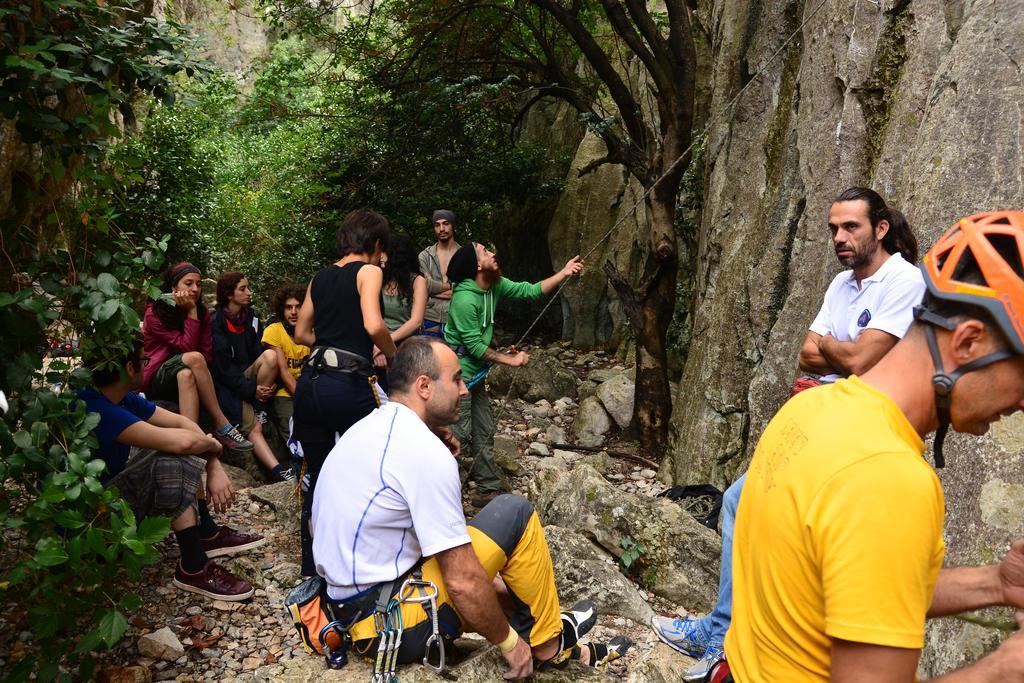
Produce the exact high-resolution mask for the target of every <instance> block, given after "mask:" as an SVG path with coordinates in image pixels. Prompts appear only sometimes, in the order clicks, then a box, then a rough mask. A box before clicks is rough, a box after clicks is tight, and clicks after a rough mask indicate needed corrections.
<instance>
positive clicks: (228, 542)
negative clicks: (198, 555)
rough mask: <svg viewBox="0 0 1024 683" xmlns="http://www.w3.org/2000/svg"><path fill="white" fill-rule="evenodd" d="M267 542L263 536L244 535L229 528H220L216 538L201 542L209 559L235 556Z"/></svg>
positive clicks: (205, 539)
mask: <svg viewBox="0 0 1024 683" xmlns="http://www.w3.org/2000/svg"><path fill="white" fill-rule="evenodd" d="M266 542H267V541H266V539H264V538H263V537H262V536H259V535H257V534H243V533H241V532H239V531H235V530H234V529H232V528H231V527H228V526H222V527H220V529H218V530H217V534H216V535H215V536H212V537H210V538H204V539H202V540H201V541H200V543H202V544H203V550H204V551H205V552H206V556H207V557H220V556H222V555H234V554H235V553H240V552H242V551H243V550H251V549H253V548H258V547H260V546H261V545H263V544H264V543H266Z"/></svg>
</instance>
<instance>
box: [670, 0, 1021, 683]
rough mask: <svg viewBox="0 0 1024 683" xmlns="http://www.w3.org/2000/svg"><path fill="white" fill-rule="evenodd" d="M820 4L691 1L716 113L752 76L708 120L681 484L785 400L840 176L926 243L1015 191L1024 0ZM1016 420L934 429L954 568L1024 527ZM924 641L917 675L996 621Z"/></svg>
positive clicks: (744, 456) (706, 473) (682, 393)
mask: <svg viewBox="0 0 1024 683" xmlns="http://www.w3.org/2000/svg"><path fill="white" fill-rule="evenodd" d="M818 6H819V4H818V3H801V2H793V1H788V0H771V1H769V2H753V0H739V1H735V2H733V1H731V0H730V1H728V2H726V1H725V0H716V1H715V2H712V3H708V4H707V5H702V8H703V9H702V13H701V15H702V17H703V20H704V22H705V24H706V25H707V26H710V27H712V29H711V33H712V34H713V36H714V38H713V43H712V47H711V49H712V52H713V63H712V69H711V72H710V75H709V77H710V80H711V86H710V88H711V104H710V110H711V111H712V112H718V111H720V110H722V109H723V108H724V107H725V105H726V103H728V102H729V101H730V100H731V99H732V98H733V97H734V96H735V95H736V93H737V92H738V91H739V89H740V87H742V86H743V85H744V84H746V89H745V92H744V93H743V95H742V97H741V98H740V99H739V101H738V102H737V103H736V105H735V106H734V107H733V108H731V109H730V110H729V114H727V115H726V116H723V117H721V118H719V119H716V120H715V121H713V122H712V125H711V127H710V129H709V131H708V136H707V156H706V159H705V168H704V171H705V187H704V204H703V214H702V220H701V226H700V235H699V248H698V253H697V255H696V258H697V262H696V267H695V272H696V273H697V278H696V282H695V295H696V300H695V301H694V303H693V305H692V308H691V310H692V311H693V313H692V315H693V317H692V324H693V329H694V330H695V331H696V330H699V331H700V333H699V334H697V333H696V332H695V334H694V336H693V340H692V344H691V346H690V349H689V354H688V357H687V359H686V364H685V367H684V370H683V375H682V379H681V381H680V382H679V392H678V399H677V401H676V403H675V405H674V414H673V418H672V445H671V453H670V461H671V466H666V467H663V468H662V472H663V476H665V478H666V479H670V480H672V481H673V482H676V483H695V482H705V481H710V482H712V483H715V484H717V485H719V486H722V485H724V484H726V483H728V482H729V481H731V480H733V479H734V478H735V477H736V476H737V475H738V473H739V472H741V471H742V470H744V469H745V468H746V465H747V463H748V461H749V458H750V456H751V455H752V452H753V448H754V445H755V444H756V441H757V438H758V435H759V434H760V433H761V431H762V430H763V428H764V425H765V424H766V423H767V421H768V420H769V419H770V418H771V416H772V415H773V414H774V413H775V411H776V410H778V408H779V406H780V405H781V404H782V402H783V401H784V400H785V397H786V395H787V391H788V388H789V386H790V384H791V383H792V381H793V379H794V377H795V376H796V374H797V367H796V356H797V352H798V350H799V346H800V343H801V341H802V339H803V337H804V335H805V333H806V330H807V326H808V324H809V323H810V321H811V320H812V318H813V317H814V315H815V312H816V311H817V309H818V307H819V306H820V303H821V298H822V295H823V293H824V291H825V287H826V286H827V284H828V282H829V279H830V278H831V277H832V276H833V275H834V274H835V273H836V272H837V271H838V270H839V264H838V263H837V262H836V260H835V257H834V254H833V253H832V250H831V246H830V244H829V233H828V229H827V227H826V225H825V221H824V217H825V215H826V212H827V210H828V206H829V204H830V203H831V199H832V198H833V197H834V196H835V195H836V194H837V193H838V192H839V191H841V190H842V189H844V188H845V187H847V186H850V185H855V184H856V185H867V186H870V187H873V188H875V189H876V190H878V191H880V192H881V194H882V195H883V196H885V197H886V198H887V199H888V200H889V201H890V202H891V203H892V204H893V205H894V206H896V207H898V208H899V209H901V210H902V211H903V212H904V213H905V214H906V215H907V217H908V219H909V221H910V223H911V225H912V226H913V228H914V230H915V232H916V234H917V236H918V239H919V241H920V244H921V246H922V251H923V249H924V248H927V246H928V245H930V244H931V243H932V242H933V241H934V240H935V238H936V237H938V236H939V235H940V234H941V233H942V232H943V231H944V230H946V229H947V228H948V227H949V226H950V225H952V224H953V222H954V221H955V220H956V219H957V218H959V217H961V216H965V215H969V214H972V213H976V212H979V211H984V210H991V209H994V208H1004V207H1007V208H1009V207H1014V208H1020V207H1021V206H1022V205H1024V184H1022V181H1021V178H1022V175H1024V173H1022V169H1024V157H1022V145H1021V130H1022V128H1021V122H1022V116H1021V109H1020V101H1021V96H1022V94H1024V80H1022V75H1021V69H1020V65H1021V64H1022V63H1024V41H1022V40H1021V37H1022V36H1024V2H1020V1H1019V0H1017V1H1011V2H998V3H997V2H994V1H993V0H981V1H979V2H971V3H967V2H961V1H949V2H931V1H927V2H926V1H924V0H909V1H902V2H882V3H861V2H858V3H848V4H844V3H826V4H825V5H823V6H822V7H821V9H820V11H817V8H818ZM812 10H815V11H816V13H815V14H814V15H813V16H810V13H811V11H812ZM805 20H806V21H807V23H806V25H804V26H803V27H802V28H800V26H801V23H802V22H804V21H805ZM798 28H800V31H799V35H798V37H797V39H796V40H795V41H793V42H792V43H790V44H788V45H787V46H785V47H784V48H783V45H784V43H785V41H786V39H787V38H788V36H789V35H790V34H791V33H793V32H794V31H797V29H798ZM779 49H782V54H781V55H780V56H779V57H778V58H776V59H775V60H774V61H770V60H771V57H772V55H773V54H774V53H775V52H776V51H777V50H779ZM762 69H764V73H763V74H762V75H760V76H759V77H757V78H752V76H753V75H754V74H759V73H760V72H761V70H762ZM748 80H749V83H747V81H748ZM1007 422H1013V424H1011V425H1008V424H1006V423H1007ZM1015 424H1016V422H1015V421H1004V424H1003V425H1000V426H999V428H996V429H993V433H992V435H991V436H990V437H988V438H984V439H981V440H976V439H970V438H967V437H964V438H952V439H950V440H949V441H948V442H947V447H946V449H947V458H946V459H947V467H946V469H945V470H944V471H942V472H941V475H940V476H941V478H942V481H943V485H944V488H945V490H946V509H947V517H946V545H947V558H946V562H947V564H949V565H959V564H970V563H978V562H983V561H992V560H994V559H996V558H998V557H999V556H1000V555H1001V554H1002V553H1003V552H1004V551H1005V550H1006V548H1007V547H1008V545H1009V543H1010V542H1011V540H1012V539H1013V538H1015V537H1016V536H1017V535H1019V534H1020V532H1021V531H1024V528H1022V526H1021V523H1020V522H1019V521H1018V520H1019V514H1017V515H1016V518H1017V519H1015V515H1014V514H1013V513H1011V512H1009V511H1014V510H1019V509H1020V502H1021V501H1020V497H1019V496H1020V491H1019V489H1018V487H1017V482H1020V481H1021V480H1022V478H1024V476H1022V475H1024V461H1022V458H1021V455H1022V445H1024V440H1022V438H1021V437H1022V434H1021V432H1020V430H1019V428H1016V427H1014V428H1011V427H1012V426H1013V425H1015ZM927 640H928V642H927V647H926V650H925V654H924V656H923V658H922V670H921V674H922V675H933V674H938V673H943V672H946V671H948V670H950V669H951V668H954V667H956V666H960V665H962V664H964V663H966V662H968V661H971V660H973V659H974V658H976V657H977V656H978V655H980V654H982V653H983V652H985V651H986V650H988V649H990V648H991V647H992V645H993V644H994V643H996V642H998V640H999V634H998V633H997V632H995V631H993V630H988V629H985V628H983V627H980V626H975V625H972V624H965V623H963V622H960V621H957V620H953V619H945V620H941V621H938V622H935V623H933V624H932V625H931V626H930V629H929V635H928V639H927Z"/></svg>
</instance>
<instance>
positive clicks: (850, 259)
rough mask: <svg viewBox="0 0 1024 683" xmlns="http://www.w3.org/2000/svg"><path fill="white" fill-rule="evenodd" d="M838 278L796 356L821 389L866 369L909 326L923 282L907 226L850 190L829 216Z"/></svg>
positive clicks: (863, 191) (873, 196)
mask: <svg viewBox="0 0 1024 683" xmlns="http://www.w3.org/2000/svg"><path fill="white" fill-rule="evenodd" d="M828 227H829V230H830V231H831V232H832V241H833V243H834V245H835V250H836V256H838V257H839V262H840V263H842V264H843V265H844V266H846V267H848V268H849V270H844V271H843V272H841V273H839V275H836V277H835V278H834V279H833V280H832V284H830V285H829V287H828V291H826V292H825V300H824V302H823V303H822V305H821V310H820V311H818V315H817V317H815V318H814V322H813V323H811V329H810V331H809V332H808V333H807V338H806V339H804V345H803V348H801V349H800V369H801V370H804V371H805V372H812V373H815V374H818V375H822V378H821V380H822V381H823V382H834V381H835V380H837V379H839V378H840V377H848V376H849V375H857V374H860V373H862V372H865V371H866V370H868V369H869V368H871V367H872V366H873V365H874V364H875V363H877V362H878V361H879V359H881V358H882V356H884V355H885V354H886V352H887V351H888V350H889V349H891V348H892V347H893V346H895V345H896V342H898V341H899V340H900V339H902V338H903V335H904V334H906V332H907V328H909V327H910V324H911V323H912V322H913V320H914V311H913V309H914V306H916V305H917V304H919V303H921V297H922V296H923V295H924V288H925V287H924V280H923V279H922V278H921V271H920V270H919V269H918V268H917V265H916V263H917V240H916V239H915V238H914V234H913V233H912V232H911V231H910V226H909V225H907V220H906V219H905V218H904V217H903V214H901V213H900V212H899V211H897V210H896V209H893V208H891V207H889V206H887V205H886V203H885V200H884V199H882V198H881V197H880V196H879V195H878V193H877V192H875V191H874V190H869V189H868V188H865V187H851V188H850V189H848V190H845V191H844V192H842V193H841V194H840V195H839V196H838V197H836V199H835V201H834V202H833V203H832V208H831V209H829V214H828Z"/></svg>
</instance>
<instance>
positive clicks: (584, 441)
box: [572, 396, 612, 447]
mask: <svg viewBox="0 0 1024 683" xmlns="http://www.w3.org/2000/svg"><path fill="white" fill-rule="evenodd" d="M611 428H612V419H611V417H609V415H608V412H607V411H606V410H605V409H604V406H603V405H601V399H599V398H597V397H596V396H588V397H587V398H585V399H583V403H581V404H580V411H579V412H578V413H577V414H576V419H575V420H574V421H573V423H572V433H573V436H574V437H575V439H576V442H577V443H578V444H580V445H581V446H587V447H594V446H600V445H601V444H603V443H604V436H605V434H607V433H608V430H609V429H611Z"/></svg>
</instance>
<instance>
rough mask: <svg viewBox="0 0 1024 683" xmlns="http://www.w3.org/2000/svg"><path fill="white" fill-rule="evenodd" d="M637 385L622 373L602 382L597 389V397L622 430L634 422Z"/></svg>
mask: <svg viewBox="0 0 1024 683" xmlns="http://www.w3.org/2000/svg"><path fill="white" fill-rule="evenodd" d="M635 393H636V384H634V383H633V380H632V379H630V377H629V375H627V374H626V373H622V374H619V375H616V376H615V377H612V378H611V379H609V380H607V381H605V382H601V384H599V385H598V387H597V397H598V398H599V399H601V404H602V405H603V406H604V409H605V410H607V411H608V414H609V415H611V416H612V419H613V420H615V424H617V425H619V428H620V429H626V428H628V427H629V425H630V423H631V422H633V399H634V396H635Z"/></svg>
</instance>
